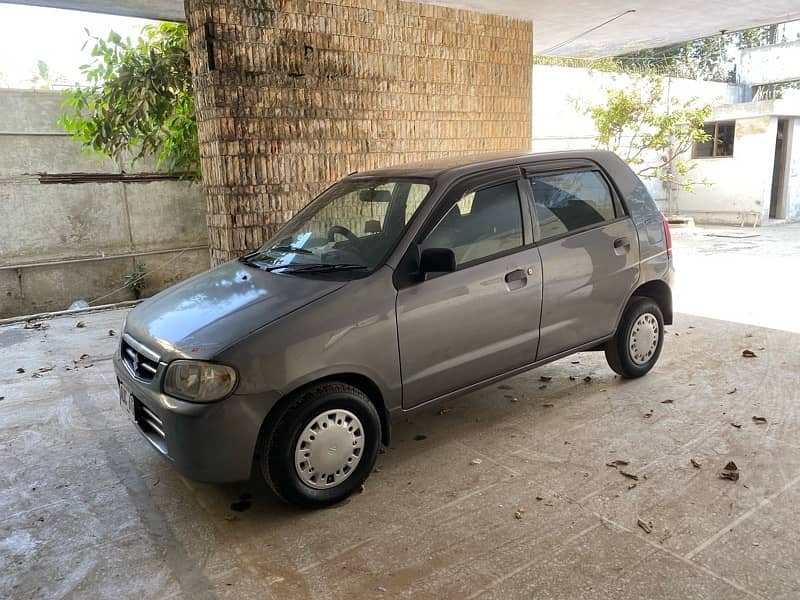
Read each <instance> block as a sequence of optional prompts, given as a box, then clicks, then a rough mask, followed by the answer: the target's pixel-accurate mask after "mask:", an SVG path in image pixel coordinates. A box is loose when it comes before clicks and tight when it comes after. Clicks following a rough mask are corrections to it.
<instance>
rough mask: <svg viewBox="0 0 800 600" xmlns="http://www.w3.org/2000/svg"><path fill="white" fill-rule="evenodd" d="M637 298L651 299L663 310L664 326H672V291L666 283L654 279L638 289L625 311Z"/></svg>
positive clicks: (632, 295)
mask: <svg viewBox="0 0 800 600" xmlns="http://www.w3.org/2000/svg"><path fill="white" fill-rule="evenodd" d="M637 296H640V297H645V298H650V299H651V300H653V301H654V302H655V303H656V304H658V308H660V309H661V315H662V316H663V317H664V325H672V290H671V289H670V287H669V286H668V285H667V284H666V283H665V282H663V281H661V280H660V279H653V280H651V281H648V282H646V283H643V284H642V285H640V286H639V287H637V288H636V289H635V290H633V293H632V294H631V296H630V298H628V302H627V304H626V305H625V310H627V308H628V306H629V305H630V303H631V302H632V301H633V299H634V298H636V297H637ZM622 312H623V314H624V312H625V311H624V310H623V311H622Z"/></svg>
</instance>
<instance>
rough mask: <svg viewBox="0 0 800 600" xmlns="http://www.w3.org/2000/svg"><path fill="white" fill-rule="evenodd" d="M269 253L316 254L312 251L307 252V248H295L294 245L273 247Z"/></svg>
mask: <svg viewBox="0 0 800 600" xmlns="http://www.w3.org/2000/svg"><path fill="white" fill-rule="evenodd" d="M267 252H294V253H295V254H314V253H313V252H312V251H311V250H306V249H305V248H300V247H299V246H295V245H294V244H289V245H287V246H273V247H272V248H270V249H269V250H267Z"/></svg>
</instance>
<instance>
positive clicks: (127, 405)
mask: <svg viewBox="0 0 800 600" xmlns="http://www.w3.org/2000/svg"><path fill="white" fill-rule="evenodd" d="M119 405H120V406H121V407H122V410H124V411H125V412H126V413H127V415H128V418H129V419H130V420H131V421H133V422H134V423H136V411H135V410H134V404H133V394H131V393H130V392H129V391H128V390H127V389H126V388H125V386H124V385H122V384H120V385H119Z"/></svg>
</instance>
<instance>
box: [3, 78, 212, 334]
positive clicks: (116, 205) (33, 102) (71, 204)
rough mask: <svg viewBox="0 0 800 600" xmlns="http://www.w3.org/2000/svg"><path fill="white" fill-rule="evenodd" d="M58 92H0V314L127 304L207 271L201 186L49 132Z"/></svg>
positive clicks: (56, 131) (56, 113)
mask: <svg viewBox="0 0 800 600" xmlns="http://www.w3.org/2000/svg"><path fill="white" fill-rule="evenodd" d="M61 100H62V98H61V95H60V94H59V93H57V92H42V91H34V90H0V318H2V317H9V316H14V315H17V314H26V313H33V312H40V311H47V310H62V309H65V308H67V307H68V306H69V305H70V303H71V302H72V301H74V300H77V299H83V300H87V301H92V300H95V299H97V301H98V303H108V302H117V301H122V300H130V299H133V298H134V297H135V294H134V293H133V292H132V291H131V290H129V289H127V288H125V287H124V284H125V276H126V275H127V274H129V273H131V272H132V271H134V269H135V266H136V264H137V263H139V262H141V263H144V265H145V271H146V272H147V275H146V277H145V287H144V289H142V290H141V295H143V296H147V295H150V294H153V293H155V292H157V291H159V290H161V289H163V288H164V287H167V286H169V285H172V284H174V283H176V282H178V281H180V280H182V279H184V278H186V277H189V276H191V275H193V274H195V273H198V272H200V271H203V270H205V269H207V268H208V267H209V254H208V232H207V227H206V211H205V198H204V195H203V192H202V187H201V186H200V185H198V184H192V183H189V182H185V181H177V180H175V179H174V178H171V177H169V176H167V175H166V174H164V173H158V172H156V171H155V169H154V167H153V165H152V164H139V163H137V164H136V165H130V164H127V163H126V162H124V161H113V160H106V161H102V162H101V161H100V160H98V159H97V158H94V157H90V156H87V155H85V154H83V153H82V152H81V147H80V144H78V143H76V142H74V141H72V140H71V139H70V138H69V137H68V136H66V135H65V134H64V132H63V131H60V130H59V129H58V128H57V127H56V121H57V119H58V116H59V114H60V112H61V109H60V104H61Z"/></svg>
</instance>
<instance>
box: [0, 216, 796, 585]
mask: <svg viewBox="0 0 800 600" xmlns="http://www.w3.org/2000/svg"><path fill="white" fill-rule="evenodd" d="M726 231H732V232H733V233H734V234H738V233H737V232H738V231H739V230H714V231H712V232H711V233H715V234H719V233H720V232H721V233H723V234H726V233H725V232H726ZM708 233H709V231H704V230H693V231H685V230H684V231H679V232H676V235H675V244H676V250H675V253H676V260H677V265H678V269H679V273H680V284H679V286H678V288H677V290H676V296H677V297H676V305H677V307H678V308H679V309H680V310H681V311H682V313H681V314H678V315H677V318H676V324H675V325H674V326H672V327H670V328H669V333H668V339H667V340H666V343H665V348H664V353H663V355H662V358H661V361H660V363H659V364H658V366H657V367H656V369H655V370H654V371H653V372H652V373H651V374H650V375H648V376H647V377H645V378H643V379H640V380H637V381H629V382H623V381H621V380H620V379H618V378H616V377H615V376H614V374H613V373H612V372H611V370H610V369H609V368H608V367H607V366H606V364H605V361H604V358H603V356H602V354H599V353H585V354H580V355H576V356H573V357H571V358H568V359H564V360H561V361H559V362H557V363H554V364H552V365H549V366H547V367H544V368H542V369H539V370H536V371H533V372H530V373H528V374H525V375H522V376H519V377H515V378H513V379H510V380H508V381H507V382H505V383H504V384H502V385H495V386H492V387H490V388H488V389H485V390H482V391H479V392H477V393H473V394H470V395H467V396H464V397H462V398H460V399H459V400H457V401H453V402H448V403H447V404H445V405H443V406H439V407H437V408H436V409H430V410H427V411H425V412H420V413H415V414H413V415H412V416H410V417H409V418H408V419H404V420H401V421H400V422H398V423H397V425H396V429H395V437H394V441H393V443H392V447H391V448H389V449H387V450H386V452H385V453H384V454H382V455H381V456H379V460H378V466H377V468H376V470H375V473H373V474H372V476H371V477H370V478H369V480H368V481H367V484H366V488H365V491H364V492H363V493H361V494H358V495H356V496H354V497H352V498H351V499H350V500H348V501H346V502H345V503H343V504H341V505H339V506H336V507H334V508H330V509H327V510H322V511H317V512H303V511H299V510H295V509H292V508H289V507H287V506H284V505H282V504H281V503H279V502H278V501H276V500H275V499H273V498H272V497H271V496H270V494H269V493H268V492H267V491H266V489H265V488H264V486H263V485H261V484H259V483H242V484H237V485H225V486H214V485H204V484H197V483H194V482H191V481H187V480H185V479H183V478H181V477H179V476H178V475H176V474H175V473H174V472H173V471H172V470H170V468H169V467H168V466H167V465H166V464H165V462H164V461H163V460H162V459H161V458H160V457H159V456H157V455H156V453H155V451H153V450H152V449H151V448H150V447H149V445H148V444H147V443H146V442H145V441H144V440H143V439H142V438H141V437H140V436H139V434H138V433H136V432H135V431H134V430H133V429H132V427H131V425H130V424H129V423H128V422H127V421H126V418H125V417H124V415H123V414H122V412H121V411H120V409H119V406H118V402H117V391H116V387H115V380H114V375H113V371H112V367H111V362H110V360H109V359H110V357H111V355H112V353H113V351H114V348H115V346H116V344H117V343H118V337H117V336H116V335H115V336H110V335H109V329H114V330H115V331H116V332H118V331H119V328H120V326H121V324H122V320H123V317H124V314H125V313H124V311H109V312H102V313H95V314H89V315H84V316H80V317H62V318H58V319H51V320H49V321H45V322H44V324H45V325H47V326H49V327H48V328H46V329H36V328H33V329H26V328H24V326H23V325H22V324H17V325H11V326H6V327H3V328H0V348H2V352H3V357H4V360H3V361H2V365H0V396H2V398H0V597H4V598H5V597H7V598H15V599H22V598H61V597H74V598H84V597H87V598H91V597H99V598H103V597H113V598H134V597H135V598H175V597H186V598H214V597H220V598H222V597H230V598H325V599H327V598H362V597H365V598H396V597H411V598H473V597H481V598H537V599H546V598H564V599H570V600H572V599H577V598H614V599H625V598H677V599H681V600H683V599H685V598H718V599H724V600H731V599H734V598H798V597H800V570H798V568H797V565H798V564H800V544H798V543H797V527H796V522H795V521H796V511H797V509H796V507H797V506H798V503H800V441H798V440H800V436H799V434H800V420H798V412H799V411H798V406H800V404H799V403H798V401H799V400H800V393H798V384H800V375H798V374H799V373H800V327H798V325H800V323H798V317H797V315H796V314H795V313H796V311H795V309H794V302H795V300H794V299H796V298H797V293H796V292H797V291H798V290H797V289H796V285H797V284H796V283H794V281H796V280H797V272H798V267H800V246H799V244H800V227H797V226H793V227H781V228H776V229H759V230H755V233H757V234H758V235H759V237H756V238H745V239H739V238H730V237H710V236H708V235H707V234H708ZM776 274H781V277H775V276H774V275H776ZM700 315H701V316H700ZM78 321H83V322H84V324H85V327H76V324H77V322H78ZM765 326H768V327H765ZM744 349H750V350H752V351H754V352H755V353H756V354H757V356H756V357H755V358H743V357H742V351H743V350H744ZM18 368H22V369H24V370H25V372H24V373H17V369H18ZM542 376H546V377H552V380H547V381H543V380H541V379H540V377H542ZM585 378H587V379H586V380H585ZM588 378H590V379H588ZM754 416H755V417H764V418H765V419H766V423H758V422H756V421H755V420H754V419H753V417H754ZM475 459H479V461H478V460H475ZM612 461H626V462H627V463H628V464H624V465H623V464H621V463H620V464H618V465H617V466H616V467H615V466H607V463H611V462H612ZM692 461H695V462H696V465H695V466H693V464H692ZM729 461H734V462H735V463H736V465H738V473H739V474H740V478H739V479H738V481H731V480H727V479H721V478H720V473H721V471H722V470H723V468H724V467H725V465H726V463H728V462H729ZM478 462H479V464H473V463H478ZM234 508H238V509H239V510H238V511H237V510H234ZM242 509H244V510H242Z"/></svg>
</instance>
